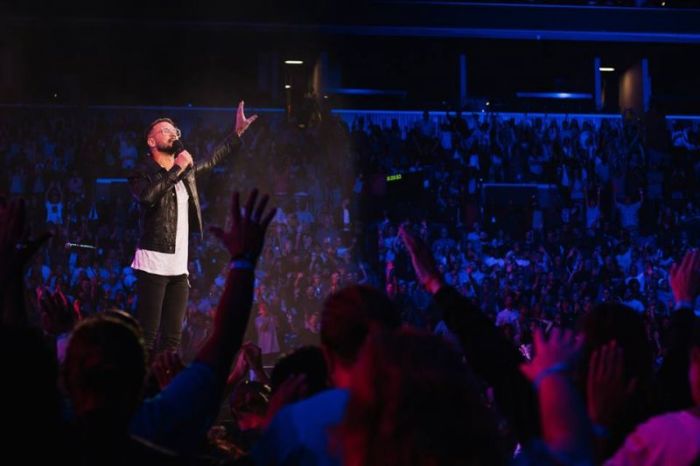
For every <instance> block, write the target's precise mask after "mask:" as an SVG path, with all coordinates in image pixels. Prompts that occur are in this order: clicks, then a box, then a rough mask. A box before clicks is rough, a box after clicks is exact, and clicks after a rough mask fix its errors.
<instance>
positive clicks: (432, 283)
mask: <svg viewBox="0 0 700 466" xmlns="http://www.w3.org/2000/svg"><path fill="white" fill-rule="evenodd" d="M423 285H424V286H425V289H426V290H428V293H430V294H437V292H438V291H440V289H441V288H442V287H443V286H445V284H444V283H443V281H442V279H441V278H440V277H429V278H428V279H427V280H426V281H425V283H424V284H423Z"/></svg>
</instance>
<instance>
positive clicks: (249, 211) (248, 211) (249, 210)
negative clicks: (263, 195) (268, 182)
mask: <svg viewBox="0 0 700 466" xmlns="http://www.w3.org/2000/svg"><path fill="white" fill-rule="evenodd" d="M257 198H258V190H257V188H253V190H252V191H251V192H250V194H249V195H248V200H247V201H246V203H245V218H246V220H250V218H251V216H252V215H253V207H254V206H255V201H256V200H257Z"/></svg>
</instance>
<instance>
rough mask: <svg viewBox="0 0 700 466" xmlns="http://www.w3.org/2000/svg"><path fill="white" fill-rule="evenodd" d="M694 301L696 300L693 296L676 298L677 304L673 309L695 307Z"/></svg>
mask: <svg viewBox="0 0 700 466" xmlns="http://www.w3.org/2000/svg"><path fill="white" fill-rule="evenodd" d="M693 302H694V300H693V299H691V298H680V299H676V304H675V305H674V306H673V309H674V310H678V309H693Z"/></svg>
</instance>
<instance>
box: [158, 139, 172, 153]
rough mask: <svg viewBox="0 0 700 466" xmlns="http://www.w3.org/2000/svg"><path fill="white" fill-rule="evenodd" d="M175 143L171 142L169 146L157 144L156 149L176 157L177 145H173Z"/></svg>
mask: <svg viewBox="0 0 700 466" xmlns="http://www.w3.org/2000/svg"><path fill="white" fill-rule="evenodd" d="M174 142H175V141H170V142H168V143H167V144H156V149H157V150H158V151H159V152H163V153H165V154H170V155H175V144H173V143H174Z"/></svg>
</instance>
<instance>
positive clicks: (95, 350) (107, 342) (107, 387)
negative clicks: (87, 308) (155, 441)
mask: <svg viewBox="0 0 700 466" xmlns="http://www.w3.org/2000/svg"><path fill="white" fill-rule="evenodd" d="M64 370H65V374H66V387H67V388H68V392H69V394H70V395H71V398H73V401H74V404H76V403H75V402H76V401H78V400H76V399H75V398H76V397H77V396H80V394H84V393H89V394H91V395H94V396H95V397H96V398H97V399H99V400H101V402H102V405H101V406H98V407H96V410H99V411H100V412H103V413H109V414H111V415H113V416H116V417H118V418H119V419H120V420H124V421H125V422H126V421H128V419H129V417H130V416H131V414H132V413H133V410H134V409H135V408H136V406H137V403H138V401H139V400H140V397H141V392H142V390H143V383H144V378H145V375H146V351H145V348H144V344H143V338H142V336H141V334H140V332H139V331H138V329H137V328H134V327H133V326H132V325H130V324H129V323H128V322H127V321H125V320H124V319H122V318H119V317H115V316H114V315H112V314H107V315H105V314H96V315H94V316H91V317H89V318H87V319H85V320H83V321H82V322H81V323H80V324H78V326H77V327H76V328H75V331H74V332H73V334H72V335H71V337H70V342H69V343H68V350H67V351H66V361H65V368H64Z"/></svg>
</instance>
